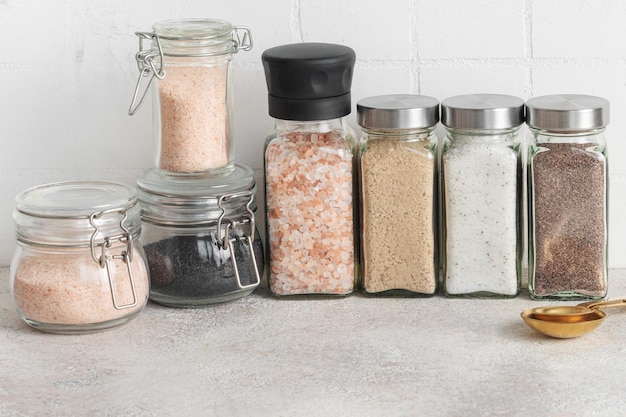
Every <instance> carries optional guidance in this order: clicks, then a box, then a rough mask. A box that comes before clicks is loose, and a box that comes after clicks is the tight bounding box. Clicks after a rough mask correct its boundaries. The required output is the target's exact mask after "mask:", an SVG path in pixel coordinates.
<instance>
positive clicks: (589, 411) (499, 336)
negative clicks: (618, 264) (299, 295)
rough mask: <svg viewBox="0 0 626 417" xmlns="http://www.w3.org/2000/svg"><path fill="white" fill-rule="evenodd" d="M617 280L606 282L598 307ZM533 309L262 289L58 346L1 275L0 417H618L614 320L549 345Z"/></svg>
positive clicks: (620, 318) (625, 369)
mask: <svg viewBox="0 0 626 417" xmlns="http://www.w3.org/2000/svg"><path fill="white" fill-rule="evenodd" d="M625 278H626V270H612V271H611V275H610V292H609V296H610V297H619V296H622V295H626V284H625ZM545 304H554V303H543V302H537V301H532V300H530V299H529V297H528V294H527V293H526V292H523V293H522V294H521V295H520V296H519V297H518V298H515V299H508V300H466V299H447V298H444V297H442V296H436V297H433V298H427V299H397V298H396V299H389V298H369V297H367V298H366V297H363V296H362V295H353V296H350V297H347V298H342V299H331V300H328V299H317V300H302V299H298V300H278V299H275V298H272V297H270V296H269V295H268V293H267V290H266V289H260V290H258V291H257V292H255V293H254V294H252V295H251V296H249V297H246V298H244V299H241V300H239V301H235V302H232V303H229V304H223V305H219V306H214V307H210V308H205V309H195V310H180V309H172V308H165V307H161V306H159V305H156V304H153V303H149V304H148V306H147V307H146V309H145V310H144V311H143V312H142V313H141V314H140V315H139V316H138V317H137V318H136V319H134V320H133V321H131V322H129V323H127V324H125V325H123V326H120V327H117V328H114V329H111V330H108V331H104V332H101V333H95V334H88V335H80V336H67V335H52V334H46V333H42V332H39V331H37V330H33V329H31V328H29V327H28V326H26V324H24V323H23V322H22V321H21V320H20V319H19V318H18V316H17V315H16V313H15V312H14V310H13V307H12V304H11V300H10V294H9V290H8V270H7V269H6V268H3V269H0V416H2V417H5V416H39V415H41V416H43V415H46V416H216V417H222V416H306V417H315V416H320V417H321V416H324V417H327V416H342V417H347V416H355V417H356V416H358V417H364V416H365V417H366V416H385V417H388V416H533V417H537V416H552V417H566V416H626V406H625V405H624V398H626V397H625V396H626V309H610V310H607V311H606V312H607V316H608V317H607V319H606V320H605V322H604V323H603V324H602V325H601V326H600V327H599V328H597V329H596V330H595V331H594V332H593V333H590V334H588V335H586V336H583V337H581V338H578V339H569V340H558V339H551V338H548V337H545V336H542V335H540V334H538V333H535V332H534V331H533V330H531V329H530V328H528V327H527V326H526V325H525V324H524V323H523V322H522V320H521V319H520V316H519V313H520V312H521V311H522V310H523V309H525V308H528V307H533V306H539V305H545ZM569 304H572V303H569Z"/></svg>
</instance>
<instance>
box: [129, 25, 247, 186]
mask: <svg viewBox="0 0 626 417" xmlns="http://www.w3.org/2000/svg"><path fill="white" fill-rule="evenodd" d="M152 29H153V31H152V32H137V33H136V35H137V36H138V37H139V52H138V53H137V55H136V60H137V64H138V67H139V71H140V75H139V80H138V82H137V87H136V89H135V94H134V97H133V101H132V103H131V107H130V109H129V114H131V115H132V114H134V113H135V112H136V111H137V109H138V108H139V106H140V105H141V103H142V102H143V100H144V98H145V95H146V93H147V91H148V88H149V87H150V85H153V89H152V98H153V124H154V126H153V134H154V137H155V143H156V146H155V166H156V167H157V168H159V169H161V170H164V171H169V172H175V173H179V174H185V173H192V174H193V173H198V172H206V171H212V172H219V171H230V170H232V169H233V168H234V143H233V138H232V132H233V129H232V128H233V126H232V119H233V118H232V111H233V108H232V107H233V102H232V91H231V90H232V79H231V74H230V72H231V71H230V62H231V60H232V55H233V54H234V53H236V52H238V51H239V50H244V51H248V50H250V49H251V48H252V37H251V34H250V30H249V29H248V28H246V27H237V26H233V25H231V24H230V23H228V22H225V21H222V20H214V19H179V20H166V21H162V22H158V23H155V24H154V25H153V26H152ZM144 41H150V42H151V46H150V48H149V49H144V46H143V42H144ZM155 78H156V82H153V81H154V80H155ZM142 88H143V89H144V91H143V92H140V90H141V89H142Z"/></svg>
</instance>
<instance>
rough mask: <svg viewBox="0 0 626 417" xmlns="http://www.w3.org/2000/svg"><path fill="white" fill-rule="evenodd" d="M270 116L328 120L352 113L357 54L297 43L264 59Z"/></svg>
mask: <svg viewBox="0 0 626 417" xmlns="http://www.w3.org/2000/svg"><path fill="white" fill-rule="evenodd" d="M261 60H262V61H263V68H264V69H265V79H266V81H267V90H268V93H269V97H268V100H269V114H270V116H272V117H274V118H277V119H282V120H302V121H309V120H328V119H335V118H338V117H343V116H346V115H348V114H350V111H351V100H350V87H351V84H352V72H353V69H354V62H355V60H356V54H355V53H354V51H353V50H352V49H351V48H349V47H347V46H342V45H335V44H329V43H296V44H290V45H282V46H277V47H274V48H270V49H268V50H266V51H265V52H263V55H262V57H261Z"/></svg>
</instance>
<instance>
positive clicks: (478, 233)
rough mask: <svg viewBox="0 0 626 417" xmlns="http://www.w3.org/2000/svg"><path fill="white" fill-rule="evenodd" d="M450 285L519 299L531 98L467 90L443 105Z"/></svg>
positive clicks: (456, 292) (453, 292) (446, 276)
mask: <svg viewBox="0 0 626 417" xmlns="http://www.w3.org/2000/svg"><path fill="white" fill-rule="evenodd" d="M441 123H442V124H443V125H444V126H445V127H446V137H445V139H444V144H443V152H442V158H441V178H442V183H441V187H442V190H441V193H442V212H443V215H442V219H441V222H442V234H443V235H442V239H443V244H442V252H443V253H442V262H443V265H442V266H443V287H444V292H445V294H446V295H448V296H466V297H514V296H516V295H517V294H518V293H519V290H520V284H521V264H522V252H523V249H522V248H523V246H522V214H521V213H522V201H521V199H522V164H521V143H520V138H519V129H520V127H521V126H522V124H523V123H524V101H523V100H522V99H521V98H518V97H513V96H508V95H501V94H468V95H461V96H456V97H451V98H448V99H446V100H444V101H442V102H441Z"/></svg>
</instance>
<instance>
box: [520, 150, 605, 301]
mask: <svg viewBox="0 0 626 417" xmlns="http://www.w3.org/2000/svg"><path fill="white" fill-rule="evenodd" d="M540 146H541V147H543V148H547V149H548V150H547V151H541V152H539V153H538V154H536V155H535V157H534V160H533V163H532V177H531V180H532V183H531V187H532V190H531V194H532V196H531V198H532V200H531V201H533V202H534V254H535V256H534V268H535V270H534V277H531V284H530V290H531V295H534V296H539V297H545V296H550V295H559V294H560V295H562V296H564V297H567V296H568V295H570V296H572V297H577V296H578V297H580V296H588V297H602V296H604V295H605V294H606V291H607V277H606V267H605V264H606V186H605V181H606V160H605V157H604V156H603V155H602V154H601V153H598V152H595V151H589V150H587V149H589V148H593V147H594V146H595V144H594V143H578V144H569V143H558V144H557V143H548V144H546V143H542V144H541V145H540Z"/></svg>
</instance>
